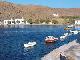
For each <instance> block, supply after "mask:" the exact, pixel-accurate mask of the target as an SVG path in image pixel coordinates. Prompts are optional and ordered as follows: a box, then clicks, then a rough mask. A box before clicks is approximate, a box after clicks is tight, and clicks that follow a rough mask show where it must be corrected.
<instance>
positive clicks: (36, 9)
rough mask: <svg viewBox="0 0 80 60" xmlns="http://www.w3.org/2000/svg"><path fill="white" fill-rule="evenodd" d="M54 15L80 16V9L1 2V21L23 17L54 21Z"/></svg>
mask: <svg viewBox="0 0 80 60" xmlns="http://www.w3.org/2000/svg"><path fill="white" fill-rule="evenodd" d="M53 13H57V14H59V16H80V8H49V7H43V6H36V5H17V4H13V3H9V2H0V20H4V19H10V18H21V17H24V18H25V19H33V20H36V19H53V18H54V16H53Z"/></svg>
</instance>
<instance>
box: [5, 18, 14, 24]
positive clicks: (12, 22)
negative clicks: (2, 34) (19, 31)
mask: <svg viewBox="0 0 80 60" xmlns="http://www.w3.org/2000/svg"><path fill="white" fill-rule="evenodd" d="M7 24H15V21H14V20H13V19H12V18H11V20H4V25H7Z"/></svg>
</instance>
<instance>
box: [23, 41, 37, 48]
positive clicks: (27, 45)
mask: <svg viewBox="0 0 80 60" xmlns="http://www.w3.org/2000/svg"><path fill="white" fill-rule="evenodd" d="M35 45H36V42H28V43H26V44H24V47H25V48H28V47H33V46H35Z"/></svg>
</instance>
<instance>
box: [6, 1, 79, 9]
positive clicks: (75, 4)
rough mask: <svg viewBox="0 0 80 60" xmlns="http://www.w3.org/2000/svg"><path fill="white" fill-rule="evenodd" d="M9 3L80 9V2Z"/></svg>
mask: <svg viewBox="0 0 80 60" xmlns="http://www.w3.org/2000/svg"><path fill="white" fill-rule="evenodd" d="M7 1H8V2H12V3H16V4H24V5H28V4H31V5H41V6H47V7H51V8H80V0H7Z"/></svg>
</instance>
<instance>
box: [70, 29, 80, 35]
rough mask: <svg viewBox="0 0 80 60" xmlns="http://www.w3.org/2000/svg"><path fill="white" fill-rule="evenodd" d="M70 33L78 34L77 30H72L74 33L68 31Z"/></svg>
mask: <svg viewBox="0 0 80 60" xmlns="http://www.w3.org/2000/svg"><path fill="white" fill-rule="evenodd" d="M70 33H73V34H78V33H79V32H78V31H77V30H74V31H72V30H70Z"/></svg>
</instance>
